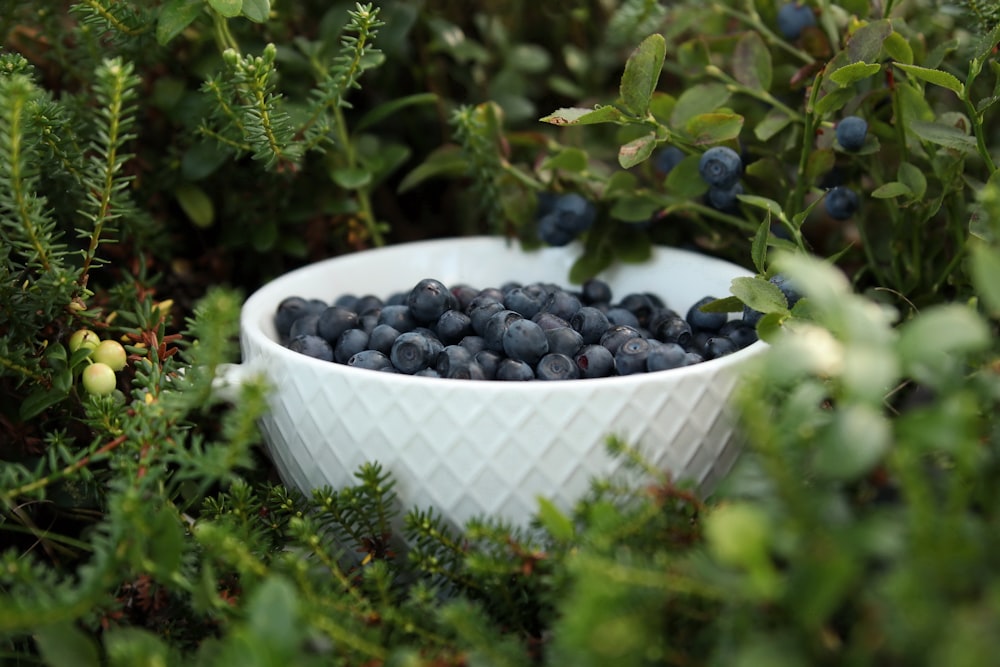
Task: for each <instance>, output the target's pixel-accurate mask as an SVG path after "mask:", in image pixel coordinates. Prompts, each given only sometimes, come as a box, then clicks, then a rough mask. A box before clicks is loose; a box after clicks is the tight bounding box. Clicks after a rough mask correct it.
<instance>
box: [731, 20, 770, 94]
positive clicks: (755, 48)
mask: <svg viewBox="0 0 1000 667" xmlns="http://www.w3.org/2000/svg"><path fill="white" fill-rule="evenodd" d="M772 76H773V74H772V70H771V51H770V50H769V49H768V48H767V45H766V44H765V43H764V39H763V38H762V37H761V36H760V35H759V34H758V33H757V32H755V31H748V32H745V33H743V36H742V37H740V39H739V40H738V41H737V42H736V48H735V50H734V51H733V78H735V79H736V80H737V81H739V82H740V83H742V84H743V85H744V86H746V87H747V88H752V89H754V90H769V89H770V88H771V78H772Z"/></svg>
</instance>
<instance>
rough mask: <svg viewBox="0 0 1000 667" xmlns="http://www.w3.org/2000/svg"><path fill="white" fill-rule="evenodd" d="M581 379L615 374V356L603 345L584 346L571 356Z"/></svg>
mask: <svg viewBox="0 0 1000 667" xmlns="http://www.w3.org/2000/svg"><path fill="white" fill-rule="evenodd" d="M573 361H575V362H576V367H577V368H578V369H579V371H580V377H581V378H602V377H608V376H609V375H614V374H615V356H614V355H613V354H611V351H610V350H608V348H606V347H604V346H603V345H585V346H583V347H581V348H580V349H579V350H578V351H577V353H576V354H574V355H573Z"/></svg>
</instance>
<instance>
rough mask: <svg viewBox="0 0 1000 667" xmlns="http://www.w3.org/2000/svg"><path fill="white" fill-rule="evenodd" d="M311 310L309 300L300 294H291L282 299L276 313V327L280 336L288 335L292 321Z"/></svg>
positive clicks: (285, 336)
mask: <svg viewBox="0 0 1000 667" xmlns="http://www.w3.org/2000/svg"><path fill="white" fill-rule="evenodd" d="M308 312H309V302H308V301H306V300H305V299H303V298H302V297H300V296H290V297H288V298H286V299H282V301H281V303H279V304H278V309H277V310H276V311H275V313H274V328H275V329H276V330H277V332H278V336H280V337H282V338H287V337H288V332H289V331H290V330H291V328H292V323H293V322H295V320H297V319H299V318H300V317H302V316H303V315H305V314H307V313H308Z"/></svg>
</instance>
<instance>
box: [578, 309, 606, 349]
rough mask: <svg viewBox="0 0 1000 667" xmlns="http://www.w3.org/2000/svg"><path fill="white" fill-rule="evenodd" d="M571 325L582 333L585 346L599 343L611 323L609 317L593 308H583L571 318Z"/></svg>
mask: <svg viewBox="0 0 1000 667" xmlns="http://www.w3.org/2000/svg"><path fill="white" fill-rule="evenodd" d="M569 325H570V326H571V327H573V328H574V329H576V330H577V331H579V332H580V335H581V336H583V342H584V344H585V345H590V344H592V343H597V342H598V341H600V340H601V336H603V335H604V332H605V331H607V330H608V328H609V327H610V326H611V323H610V322H609V321H608V316H607V315H605V314H604V313H602V312H601V311H600V310H598V309H597V308H594V307H593V306H583V307H582V308H580V309H579V310H578V311H576V312H575V313H573V316H572V317H570V318H569Z"/></svg>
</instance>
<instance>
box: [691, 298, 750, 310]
mask: <svg viewBox="0 0 1000 667" xmlns="http://www.w3.org/2000/svg"><path fill="white" fill-rule="evenodd" d="M699 310H701V311H702V312H705V313H738V312H740V311H742V310H743V302H742V301H740V300H739V298H738V297H735V296H727V297H723V298H721V299H716V300H715V301H709V302H708V303H706V304H705V305H704V306H702V307H701V308H700V309H699Z"/></svg>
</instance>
